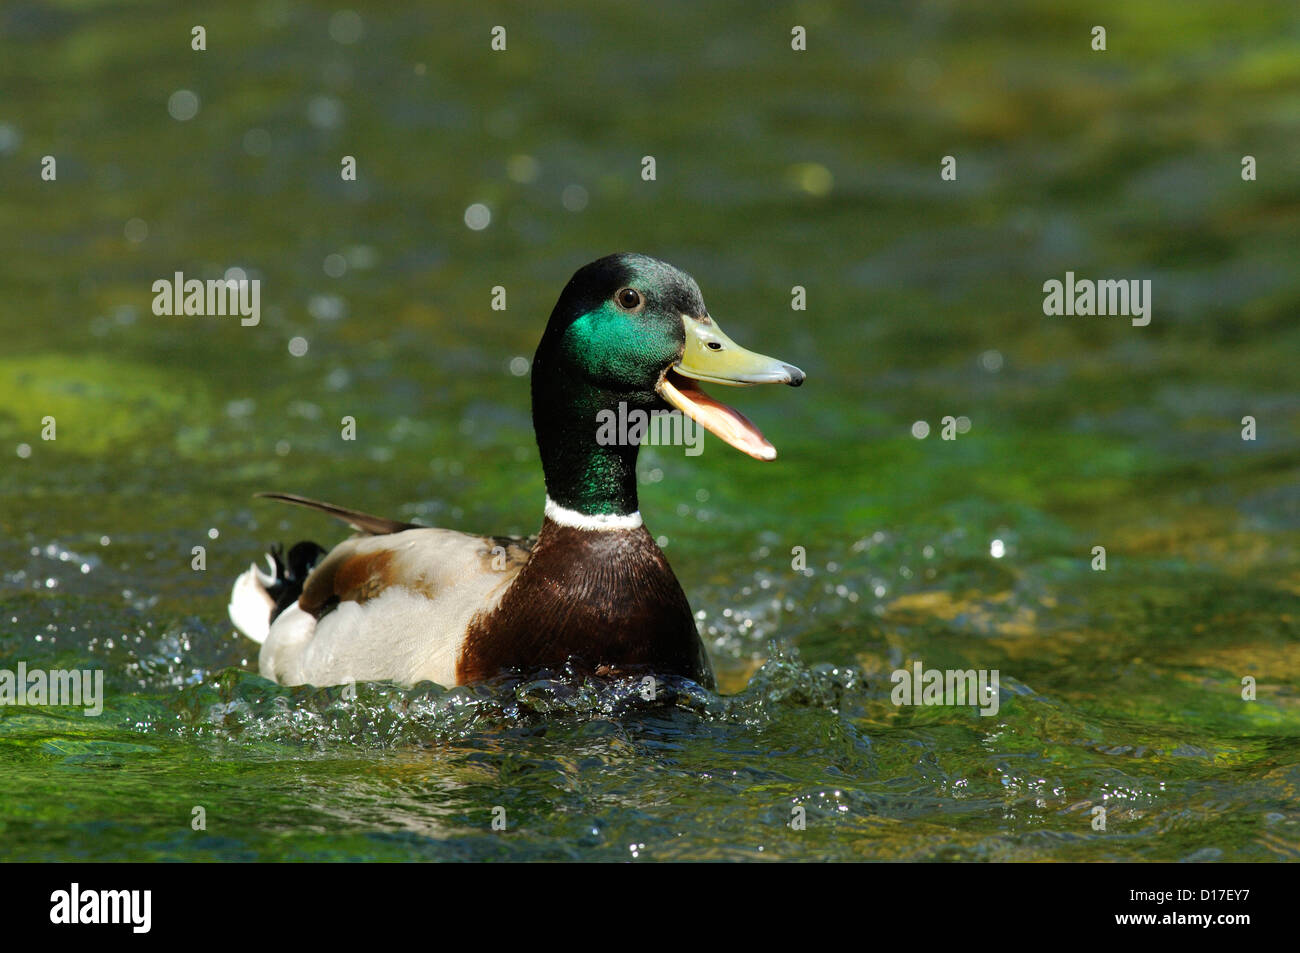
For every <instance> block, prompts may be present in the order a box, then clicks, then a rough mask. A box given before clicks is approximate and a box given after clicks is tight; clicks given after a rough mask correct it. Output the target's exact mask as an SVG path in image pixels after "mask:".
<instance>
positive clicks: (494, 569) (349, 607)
mask: <svg viewBox="0 0 1300 953" xmlns="http://www.w3.org/2000/svg"><path fill="white" fill-rule="evenodd" d="M532 543H533V540H523V539H516V538H508V537H492V536H472V535H468V534H465V533H458V532H455V531H453V530H447V529H423V528H421V529H408V530H404V531H402V532H397V533H391V534H385V535H378V536H361V537H357V538H354V539H349V540H346V541H345V542H342V543H340V544H339V545H337V546H335V547H334V549H332V550H331V551H330V552H329V554H328V555H327V556H326V557H325V558H324V559H323V560H322V561H321V562H320V563H319V564H318V565H317V566H316V567H315V568H314V569H313V570H312V572H311V574H310V575H309V576H308V577H307V579H306V581H305V583H304V585H303V588H302V594H301V596H300V597H299V599H298V601H297V602H296V603H294V604H292V605H291V606H289V608H287V609H285V611H284V612H282V613H280V614H279V615H278V616H277V617H276V618H275V619H274V621H273V622H272V624H271V627H270V630H269V632H268V634H267V636H266V640H265V641H264V642H263V644H262V650H261V655H260V660H259V664H260V669H261V672H262V674H263V675H265V676H266V677H267V678H272V679H275V680H276V681H278V682H281V683H282V684H286V685H300V684H312V685H338V684H343V683H345V682H349V681H374V680H392V681H397V682H401V683H403V684H414V683H416V682H420V681H425V680H429V681H434V682H437V683H439V684H441V685H455V684H458V683H459V679H457V677H456V663H457V660H458V658H459V655H460V652H461V649H462V647H463V644H464V641H465V635H466V633H467V631H468V629H469V626H470V623H471V621H472V620H473V619H474V618H475V617H476V616H478V615H480V614H481V613H483V612H484V611H491V609H492V608H494V607H495V606H496V604H497V603H498V602H499V601H500V599H501V596H502V594H503V593H504V592H505V591H506V590H507V589H508V588H509V587H510V584H511V582H512V581H513V580H514V578H515V577H516V576H517V575H518V573H519V571H520V570H521V569H522V568H523V566H524V565H525V563H526V562H527V560H528V552H529V549H530V547H531V545H532Z"/></svg>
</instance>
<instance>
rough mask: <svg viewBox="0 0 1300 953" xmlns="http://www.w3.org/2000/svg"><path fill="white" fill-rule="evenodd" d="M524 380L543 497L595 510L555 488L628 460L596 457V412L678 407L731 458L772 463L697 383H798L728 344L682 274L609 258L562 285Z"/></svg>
mask: <svg viewBox="0 0 1300 953" xmlns="http://www.w3.org/2000/svg"><path fill="white" fill-rule="evenodd" d="M532 374H533V379H532V391H533V426H534V429H535V430H536V431H537V439H538V444H539V446H540V447H541V451H542V463H543V467H544V468H545V469H546V476H547V490H548V493H549V494H550V495H551V497H552V498H553V499H557V500H558V499H559V498H558V497H557V493H560V494H561V495H562V496H567V497H569V498H570V499H576V498H577V497H579V496H582V497H584V500H583V501H582V502H583V503H584V505H585V506H587V507H590V506H592V505H593V501H592V498H591V497H592V495H591V494H582V493H578V494H575V493H573V492H571V491H570V489H569V488H568V487H565V486H561V485H559V484H571V483H574V482H575V481H576V482H578V483H583V482H587V483H590V482H591V481H593V480H595V481H596V482H599V478H600V475H601V474H600V473H599V472H597V473H595V474H593V473H592V472H591V471H592V470H595V471H602V470H605V469H609V468H610V467H612V466H614V465H615V463H616V460H614V459H611V458H620V457H621V458H627V457H629V456H630V458H631V460H632V461H633V462H634V461H635V457H636V447H635V446H632V447H630V448H624V452H621V453H612V454H611V453H595V454H594V458H593V453H592V446H593V445H595V444H596V433H597V428H598V416H599V415H600V413H601V411H612V412H614V413H616V414H617V413H619V412H620V406H619V405H620V404H622V405H623V406H624V409H626V410H633V409H636V410H642V411H646V412H653V411H657V410H659V411H666V410H673V409H675V410H680V411H681V412H682V413H683V414H685V415H686V416H688V417H690V418H691V419H693V420H695V421H696V422H697V423H699V424H700V425H702V426H703V427H704V428H705V429H707V430H708V431H710V432H711V433H713V434H714V435H716V436H718V437H720V438H721V439H722V440H724V441H726V442H727V443H729V444H731V445H732V446H733V447H735V448H737V449H738V450H741V451H743V452H745V453H747V454H749V455H750V456H752V457H754V458H756V459H759V460H772V459H774V458H775V457H776V448H775V447H773V446H772V444H771V443H769V442H768V441H767V439H766V438H765V437H764V436H763V435H762V433H760V432H759V430H758V428H757V427H755V426H754V425H753V424H752V423H750V422H749V421H748V420H747V419H746V418H745V417H744V416H743V415H741V414H740V413H739V412H738V411H735V410H733V409H732V408H730V407H728V406H726V405H725V404H723V403H721V402H719V401H717V400H715V399H714V398H712V397H710V396H709V395H707V394H705V392H704V391H703V389H702V388H701V387H700V382H707V383H711V384H722V385H726V386H732V387H737V386H741V387H743V386H749V385H753V384H789V385H791V386H792V387H798V386H799V385H800V384H802V383H803V380H804V373H803V371H801V370H799V368H797V367H795V366H794V365H792V364H787V363H785V362H784V361H780V360H777V359H776V358H772V357H767V356H765V355H763V354H756V353H755V352H753V351H747V350H745V349H744V348H743V347H740V346H739V345H738V344H736V343H735V342H734V341H732V340H731V339H730V338H729V337H727V335H726V334H724V333H723V331H722V329H721V328H719V327H718V324H717V322H716V321H714V319H713V318H712V316H711V315H710V314H709V311H708V308H706V307H705V304H704V298H703V296H702V295H701V294H700V289H699V286H698V285H696V283H695V280H694V279H693V278H691V276H690V275H688V274H686V273H685V272H684V271H681V270H680V269H678V268H674V267H673V266H672V265H670V264H668V263H667V262H663V261H659V260H658V259H655V258H650V257H649V256H646V255H636V254H618V255H609V256H607V257H605V258H601V259H599V260H598V261H594V262H592V263H591V264H589V265H586V266H584V267H583V268H580V269H579V270H578V271H577V273H575V274H574V276H573V277H572V278H571V279H569V283H568V284H567V285H566V286H565V288H564V291H563V293H561V295H560V299H559V301H558V302H557V303H556V305H555V310H554V311H552V312H551V319H550V322H549V323H548V324H547V327H546V333H545V334H544V335H543V336H542V341H541V344H539V345H538V348H537V354H536V356H535V357H534V359H533V371H532ZM584 435H585V437H586V439H585V440H584ZM633 482H634V480H633ZM553 484H554V485H553ZM596 495H597V496H599V494H596ZM560 502H563V501H562V500H560ZM564 505H566V506H568V505H570V503H564ZM594 505H596V506H597V507H598V508H597V509H595V510H593V509H590V508H585V509H582V512H618V511H620V510H624V509H626V504H624V505H610V506H604V505H603V504H602V503H600V502H599V501H597V502H596V503H595V504H594ZM632 505H633V507H635V491H634V490H633V493H632Z"/></svg>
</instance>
